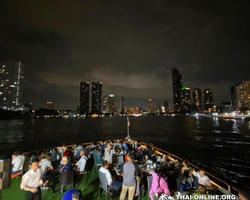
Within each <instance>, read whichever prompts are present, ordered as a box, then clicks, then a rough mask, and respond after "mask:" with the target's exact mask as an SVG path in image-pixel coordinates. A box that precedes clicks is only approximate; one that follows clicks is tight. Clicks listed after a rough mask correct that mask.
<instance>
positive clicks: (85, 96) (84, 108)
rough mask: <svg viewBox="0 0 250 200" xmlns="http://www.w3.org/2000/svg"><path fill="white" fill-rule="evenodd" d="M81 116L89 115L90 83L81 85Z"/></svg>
mask: <svg viewBox="0 0 250 200" xmlns="http://www.w3.org/2000/svg"><path fill="white" fill-rule="evenodd" d="M79 113H80V115H88V113H89V82H81V83H80V109H79Z"/></svg>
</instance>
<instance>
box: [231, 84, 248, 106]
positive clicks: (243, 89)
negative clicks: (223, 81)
mask: <svg viewBox="0 0 250 200" xmlns="http://www.w3.org/2000/svg"><path fill="white" fill-rule="evenodd" d="M230 93H231V101H232V106H233V109H240V108H244V107H247V108H250V81H242V82H240V83H238V84H235V85H234V86H232V87H231V88H230Z"/></svg>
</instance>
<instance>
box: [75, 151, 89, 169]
mask: <svg viewBox="0 0 250 200" xmlns="http://www.w3.org/2000/svg"><path fill="white" fill-rule="evenodd" d="M80 156H81V158H80V160H79V161H78V162H77V163H76V166H77V170H76V171H79V172H80V173H85V172H86V164H87V160H88V158H87V157H86V156H85V152H84V151H81V153H80Z"/></svg>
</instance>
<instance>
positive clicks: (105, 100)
mask: <svg viewBox="0 0 250 200" xmlns="http://www.w3.org/2000/svg"><path fill="white" fill-rule="evenodd" d="M102 112H103V113H109V97H108V96H105V97H103V109H102Z"/></svg>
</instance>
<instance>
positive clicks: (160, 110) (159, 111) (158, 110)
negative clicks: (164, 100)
mask: <svg viewBox="0 0 250 200" xmlns="http://www.w3.org/2000/svg"><path fill="white" fill-rule="evenodd" d="M157 113H158V114H160V113H162V109H161V103H160V102H158V103H157Z"/></svg>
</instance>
